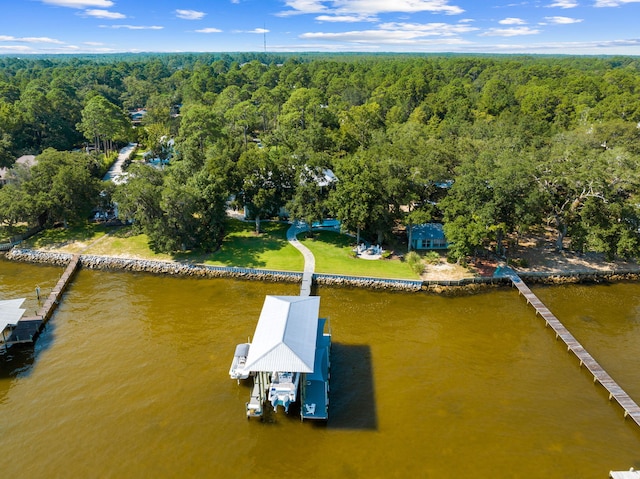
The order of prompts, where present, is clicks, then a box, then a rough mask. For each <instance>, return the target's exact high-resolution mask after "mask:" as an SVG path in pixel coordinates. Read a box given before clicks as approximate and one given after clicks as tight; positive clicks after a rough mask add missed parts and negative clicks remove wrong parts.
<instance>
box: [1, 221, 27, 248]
mask: <svg viewBox="0 0 640 479" xmlns="http://www.w3.org/2000/svg"><path fill="white" fill-rule="evenodd" d="M28 229H29V228H28V227H27V225H19V226H16V227H13V228H7V227H6V226H0V244H2V243H8V242H9V240H10V239H11V238H13V237H14V236H17V235H19V234H21V233H24V232H25V231H27V230H28Z"/></svg>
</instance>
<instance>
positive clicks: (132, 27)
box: [100, 25, 164, 30]
mask: <svg viewBox="0 0 640 479" xmlns="http://www.w3.org/2000/svg"><path fill="white" fill-rule="evenodd" d="M100 28H126V29H127V30H162V29H163V28H164V27H160V26H158V25H149V26H144V25H100Z"/></svg>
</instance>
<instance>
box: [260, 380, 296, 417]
mask: <svg viewBox="0 0 640 479" xmlns="http://www.w3.org/2000/svg"><path fill="white" fill-rule="evenodd" d="M299 383H300V373H295V372H294V373H292V372H274V373H273V374H272V375H271V384H270V385H269V396H268V399H269V402H270V403H271V405H272V406H273V410H274V411H276V412H277V411H278V406H282V407H283V408H284V412H289V406H290V405H291V403H294V402H296V399H297V398H298V384H299Z"/></svg>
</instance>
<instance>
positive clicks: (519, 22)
mask: <svg viewBox="0 0 640 479" xmlns="http://www.w3.org/2000/svg"><path fill="white" fill-rule="evenodd" d="M498 23H499V24H500V25H526V24H527V22H525V21H524V20H523V19H522V18H505V19H504V20H500V21H499V22H498Z"/></svg>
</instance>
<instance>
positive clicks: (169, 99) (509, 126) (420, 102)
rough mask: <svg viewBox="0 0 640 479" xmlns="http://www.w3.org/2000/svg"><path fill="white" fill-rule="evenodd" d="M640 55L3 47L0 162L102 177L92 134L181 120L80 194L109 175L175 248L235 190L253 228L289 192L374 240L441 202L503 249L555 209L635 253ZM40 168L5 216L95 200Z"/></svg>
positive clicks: (579, 234)
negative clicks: (34, 160)
mask: <svg viewBox="0 0 640 479" xmlns="http://www.w3.org/2000/svg"><path fill="white" fill-rule="evenodd" d="M639 69H640V63H639V61H638V59H637V58H633V57H547V56H458V55H424V56H420V55H304V56H296V55H268V54H238V55H236V56H234V55H214V54H203V55H195V54H189V55H147V56H144V55H142V56H140V55H138V56H132V57H130V58H128V57H126V56H124V57H123V56H116V57H113V58H108V57H99V58H91V57H88V58H83V57H70V58H66V57H65V58H36V59H31V60H25V59H11V58H4V59H0V165H7V166H9V165H11V163H12V161H13V160H14V158H15V157H16V156H17V155H19V154H22V153H40V152H43V151H44V152H45V153H43V155H44V159H45V160H47V159H48V158H49V157H52V158H53V157H55V158H56V159H55V160H52V163H55V164H56V165H57V166H59V167H60V168H63V169H64V168H68V167H69V166H68V165H74V168H75V167H77V168H80V166H79V165H83V166H82V168H84V171H87V172H88V173H89V177H92V178H96V176H95V174H96V173H97V172H98V170H99V169H100V168H96V166H95V165H96V161H95V160H92V161H87V160H79V157H80V156H82V154H80V153H77V154H72V153H64V152H65V151H68V150H72V149H73V148H78V147H82V146H85V147H86V146H87V145H88V144H91V145H93V146H94V147H95V149H96V152H94V153H93V154H94V157H95V155H99V154H103V153H108V152H109V151H110V150H113V149H114V148H115V146H117V145H118V144H122V142H125V141H129V140H134V141H138V142H140V143H142V144H143V145H144V147H145V148H147V149H150V150H154V149H155V150H154V151H157V150H158V149H159V148H160V146H161V145H160V146H159V144H160V143H161V142H162V141H166V138H169V137H171V138H174V139H175V155H174V157H173V158H172V162H171V165H170V166H168V167H167V168H165V169H163V170H155V169H151V168H148V167H146V165H134V166H133V167H132V168H131V169H130V170H129V181H128V182H127V183H126V184H123V185H120V186H118V187H117V188H115V189H114V191H111V189H110V188H106V190H105V188H104V187H102V188H101V187H100V185H97V186H96V185H92V186H91V187H90V188H87V189H86V191H84V193H87V194H89V193H90V194H91V195H94V196H92V198H93V200H90V199H89V197H88V196H87V197H83V196H82V195H79V196H77V197H75V198H76V200H77V201H78V202H84V203H83V204H85V205H87V204H88V205H91V206H94V205H95V204H97V203H98V202H99V201H105V197H109V199H110V195H111V194H112V195H113V198H114V199H115V200H116V202H117V203H118V205H119V211H120V214H121V215H122V216H123V217H127V218H128V219H133V220H134V224H135V225H136V227H138V228H140V229H141V230H142V231H144V232H146V233H147V234H148V235H149V238H150V241H151V242H152V245H153V246H154V248H156V249H157V250H161V251H177V250H183V249H191V248H196V247H198V248H203V249H205V250H215V249H216V248H217V247H218V246H219V244H220V242H221V241H222V238H223V237H224V228H225V208H226V205H227V202H228V201H229V199H230V198H231V199H232V200H233V201H234V202H235V204H236V205H237V206H240V207H246V208H247V209H248V211H249V212H250V214H251V216H252V217H253V218H255V219H256V228H257V229H258V230H259V228H260V221H261V220H262V219H265V218H270V217H274V216H276V215H278V214H279V212H281V211H282V209H286V211H288V213H289V215H290V216H291V217H292V218H295V219H301V220H304V221H307V222H313V221H318V220H320V219H322V218H324V217H327V216H333V217H336V218H338V219H340V220H341V221H342V223H343V225H345V227H347V228H348V229H350V230H351V231H353V232H354V233H356V234H357V235H358V236H360V235H362V236H363V237H365V238H367V239H368V240H370V241H375V242H378V243H382V242H384V241H386V240H388V239H389V238H390V237H391V235H392V233H393V231H395V230H397V229H398V228H407V229H410V227H411V225H414V224H419V223H424V222H428V221H442V222H443V223H444V228H445V233H446V234H447V237H448V239H449V241H450V242H451V245H452V246H451V249H450V255H451V256H452V257H453V258H455V259H460V258H463V257H464V256H466V255H469V254H473V253H474V252H475V251H477V250H479V249H481V248H484V247H487V246H488V245H492V247H494V248H496V250H497V251H498V252H499V253H503V252H504V244H505V240H506V239H507V238H511V237H514V236H517V235H520V234H523V233H526V232H527V231H529V230H530V229H532V228H539V227H542V226H545V227H550V228H553V229H554V230H555V232H556V236H557V247H558V248H559V249H561V248H563V247H564V245H565V244H567V242H569V244H570V247H571V248H572V249H574V250H576V251H597V252H603V253H605V254H606V255H607V256H608V257H610V258H613V257H616V256H620V257H634V256H637V255H638V252H639V249H640V241H639V240H640V238H639V236H638V231H639V228H640V218H639V212H638V200H637V196H638V186H639V183H638V171H639V169H638V159H639V156H638V155H639V153H640V141H639V140H640V129H639V128H638V125H639V122H640V95H639V93H640V75H639ZM135 108H145V109H146V112H147V113H146V115H145V117H144V120H143V124H142V125H141V126H140V127H137V128H135V129H132V128H130V126H129V122H128V121H127V120H126V117H125V115H124V112H126V111H127V110H131V109H135ZM178 112H179V114H177V113H178ZM48 148H49V149H48ZM71 155H73V158H74V159H73V160H71ZM41 157H42V155H41ZM39 158H40V157H39ZM63 158H64V159H63ZM89 158H92V157H89ZM44 163H45V164H46V163H48V161H44ZM97 164H98V165H99V164H100V162H99V161H98V162H97ZM65 165H67V166H65ZM92 165H93V166H92ZM40 168H41V167H40V163H39V164H38V166H36V167H34V169H33V171H32V173H30V175H31V177H28V176H29V174H27V173H24V175H25V178H24V179H23V181H22V182H18V183H17V184H14V185H13V186H12V187H11V188H7V187H6V186H5V187H4V188H2V189H1V190H0V221H3V222H4V223H5V224H15V223H16V222H17V221H25V220H27V221H34V219H35V218H40V219H41V220H42V218H43V217H46V221H54V220H57V221H60V220H61V217H65V219H70V218H72V217H73V218H79V217H81V214H80V212H81V210H82V208H79V209H78V211H77V212H74V213H73V214H71V212H70V210H69V208H70V207H69V208H67V209H66V210H65V209H64V208H62V209H61V208H57V209H56V208H54V207H53V206H51V203H46V202H45V203H41V202H38V201H36V198H38V195H37V194H36V193H37V191H36V190H38V188H40V189H41V191H48V192H49V193H50V192H52V191H53V189H52V188H51V186H50V184H49V183H47V181H49V180H47V181H45V180H42V181H40V182H39V183H38V181H39V180H38V179H37V178H39V176H38V175H39V174H40V172H39V170H40ZM42 168H44V167H42ZM328 172H333V173H334V174H335V178H336V180H335V181H332V178H331V177H330V176H328ZM65 174H71V173H70V172H68V171H67V172H66V173H65ZM92 174H93V175H94V176H92ZM45 176H46V175H45ZM73 181H74V182H75V181H79V179H75V178H74V180H73ZM36 183H37V184H38V185H39V186H34V185H36ZM21 185H25V186H24V187H23V186H21ZM29 185H31V186H29ZM29 188H31V189H29ZM34 188H35V189H34ZM96 191H97V193H96ZM100 191H102V195H100V194H98V193H99V192H100ZM105 191H106V194H105ZM84 193H83V194H84ZM19 195H23V197H24V198H23V201H22V202H19V201H13V199H15V198H18V196H19ZM12 198H13V199H12ZM51 201H53V200H51ZM72 203H73V201H71V203H68V204H70V205H71V204H72ZM8 204H11V205H13V206H12V207H11V208H8V207H6V206H5V205H8ZM26 204H30V205H31V206H30V207H29V208H28V207H27V206H22V207H18V206H15V205H26ZM34 205H38V206H34ZM10 211H11V212H12V213H11V214H9V212H10ZM20 211H22V212H23V213H22V214H20ZM63 212H64V214H63ZM45 213H46V214H45ZM54 213H55V214H54ZM67 217H68V218H67Z"/></svg>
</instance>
